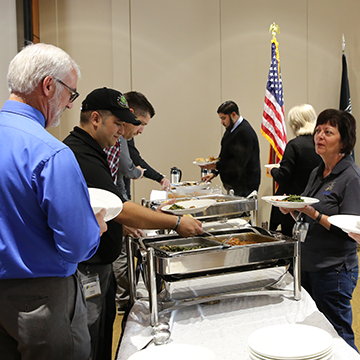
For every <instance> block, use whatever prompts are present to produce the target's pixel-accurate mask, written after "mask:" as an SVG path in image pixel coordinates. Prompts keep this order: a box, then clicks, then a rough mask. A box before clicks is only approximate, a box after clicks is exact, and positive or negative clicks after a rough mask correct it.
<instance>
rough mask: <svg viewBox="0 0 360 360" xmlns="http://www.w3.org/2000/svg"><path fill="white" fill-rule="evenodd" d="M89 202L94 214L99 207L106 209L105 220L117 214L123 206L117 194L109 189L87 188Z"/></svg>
mask: <svg viewBox="0 0 360 360" xmlns="http://www.w3.org/2000/svg"><path fill="white" fill-rule="evenodd" d="M89 195H90V204H91V207H92V209H93V211H94V213H95V214H97V213H98V212H99V211H100V210H101V209H105V210H106V215H105V217H104V220H105V221H109V220H111V219H113V218H114V217H116V216H118V215H119V214H120V212H121V210H122V208H123V203H122V201H121V200H120V198H119V197H118V196H116V195H115V194H113V193H112V192H110V191H107V190H103V189H96V188H89Z"/></svg>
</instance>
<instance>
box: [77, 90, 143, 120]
mask: <svg viewBox="0 0 360 360" xmlns="http://www.w3.org/2000/svg"><path fill="white" fill-rule="evenodd" d="M88 110H109V111H111V113H112V114H113V115H114V116H116V117H117V118H119V119H120V120H121V121H124V122H126V123H129V124H132V125H136V126H139V125H141V121H140V120H139V119H138V118H137V117H136V116H135V115H134V114H133V113H132V112H131V111H129V105H128V103H127V101H126V99H125V97H124V95H123V94H122V93H121V92H119V91H117V90H114V89H109V88H106V87H103V88H100V89H95V90H93V91H92V92H91V93H90V94H88V96H87V97H86V98H85V100H84V101H83V102H82V107H81V111H82V112H85V111H88Z"/></svg>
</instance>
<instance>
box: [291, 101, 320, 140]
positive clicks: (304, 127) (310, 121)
mask: <svg viewBox="0 0 360 360" xmlns="http://www.w3.org/2000/svg"><path fill="white" fill-rule="evenodd" d="M288 122H289V125H290V127H291V129H292V131H293V132H294V134H295V136H299V135H309V134H313V132H314V129H315V124H316V112H315V110H314V108H313V107H312V106H311V105H309V104H302V105H297V106H294V107H293V108H291V109H290V110H289V113H288Z"/></svg>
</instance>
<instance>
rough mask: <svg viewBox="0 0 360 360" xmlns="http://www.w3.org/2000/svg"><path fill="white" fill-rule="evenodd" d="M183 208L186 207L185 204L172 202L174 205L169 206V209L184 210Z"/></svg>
mask: <svg viewBox="0 0 360 360" xmlns="http://www.w3.org/2000/svg"><path fill="white" fill-rule="evenodd" d="M183 209H185V208H184V207H183V206H181V205H177V204H172V205H171V206H170V207H169V210H183Z"/></svg>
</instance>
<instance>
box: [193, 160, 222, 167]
mask: <svg viewBox="0 0 360 360" xmlns="http://www.w3.org/2000/svg"><path fill="white" fill-rule="evenodd" d="M218 161H219V160H214V161H193V164H194V165H199V166H206V165H211V164H216V163H217V162H218Z"/></svg>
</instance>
